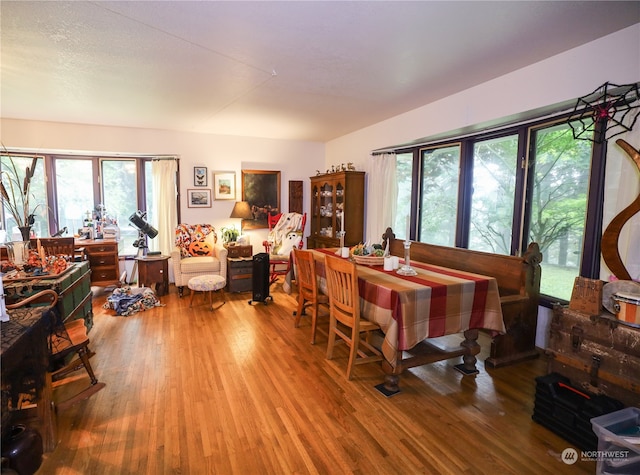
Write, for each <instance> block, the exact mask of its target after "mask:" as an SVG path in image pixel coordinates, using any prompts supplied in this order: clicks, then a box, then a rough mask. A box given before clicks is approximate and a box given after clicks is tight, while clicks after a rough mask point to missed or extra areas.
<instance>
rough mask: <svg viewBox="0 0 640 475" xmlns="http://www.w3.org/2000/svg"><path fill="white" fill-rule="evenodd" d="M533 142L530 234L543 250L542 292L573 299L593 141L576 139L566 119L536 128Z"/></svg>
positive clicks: (581, 248) (580, 256) (582, 235)
mask: <svg viewBox="0 0 640 475" xmlns="http://www.w3.org/2000/svg"><path fill="white" fill-rule="evenodd" d="M575 126H576V124H574V127H575ZM531 143H532V147H531V153H530V156H529V162H530V178H531V181H532V183H531V193H530V196H529V198H530V204H531V212H530V213H529V216H530V219H529V226H528V236H529V241H532V242H533V241H535V242H537V243H538V244H539V245H540V250H541V251H542V253H543V255H544V260H543V262H542V264H541V266H542V279H541V280H540V292H541V293H543V294H545V295H553V296H555V297H560V298H562V299H564V300H569V299H570V298H571V290H572V287H573V281H574V278H575V277H577V276H578V275H580V263H581V262H582V251H583V247H584V230H585V222H586V218H587V194H588V192H589V175H590V172H591V153H592V143H591V142H587V141H584V140H574V138H573V134H572V131H571V128H570V127H569V125H568V124H561V125H554V126H550V127H544V128H540V129H533V130H532V131H531Z"/></svg>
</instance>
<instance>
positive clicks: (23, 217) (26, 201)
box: [0, 156, 39, 242]
mask: <svg viewBox="0 0 640 475" xmlns="http://www.w3.org/2000/svg"><path fill="white" fill-rule="evenodd" d="M8 158H9V160H8V161H5V162H4V163H3V164H4V165H5V166H4V167H3V169H2V170H1V171H0V175H1V180H0V201H1V202H2V204H3V205H4V207H5V209H6V210H8V211H9V214H10V215H11V217H12V218H13V219H14V220H15V222H16V226H17V227H18V229H19V230H20V233H21V235H22V240H23V241H25V242H28V241H29V236H30V233H31V226H33V224H34V222H35V214H34V213H35V211H36V209H37V208H38V206H39V205H36V206H35V207H33V208H32V207H31V205H32V203H31V198H32V194H31V192H30V188H31V181H32V179H33V175H34V173H35V170H36V166H37V164H38V158H37V157H33V158H32V160H31V166H28V167H26V169H25V172H24V176H22V174H21V173H19V172H18V165H17V164H16V161H15V160H14V158H13V157H12V156H8Z"/></svg>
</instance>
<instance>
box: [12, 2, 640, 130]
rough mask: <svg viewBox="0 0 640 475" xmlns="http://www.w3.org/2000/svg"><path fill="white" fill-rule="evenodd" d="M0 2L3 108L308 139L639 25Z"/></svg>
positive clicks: (622, 10) (451, 12)
mask: <svg viewBox="0 0 640 475" xmlns="http://www.w3.org/2000/svg"><path fill="white" fill-rule="evenodd" d="M0 9H1V10H0V12H1V15H2V23H1V26H2V30H1V35H2V37H1V39H2V43H1V47H2V50H1V53H2V56H1V58H0V59H1V80H2V85H1V91H0V92H1V109H0V110H1V113H2V116H3V117H9V118H21V119H32V120H45V121H60V122H72V123H89V124H101V125H116V126H127V127H144V128H158V129H166V130H182V131H194V132H207V133H216V134H228V135H244V136H256V137H270V138H281V139H292V140H311V141H322V142H324V141H327V140H331V139H333V138H336V137H339V136H341V135H344V134H347V133H349V132H352V131H354V130H357V129H360V128H362V127H366V126H367V125H371V124H373V123H376V122H379V121H381V120H384V119H387V118H389V117H393V116H395V115H398V114H400V113H402V112H406V111H408V110H411V109H414V108H416V107H419V106H421V105H424V104H427V103H429V102H432V101H434V100H437V99H439V98H442V97H446V96H448V95H451V94H453V93H456V92H458V91H461V90H464V89H467V88H469V87H472V86H474V85H476V84H479V83H482V82H485V81H488V80H490V79H492V78H495V77H498V76H501V75H504V74H506V73H508V72H510V71H514V70H516V69H519V68H522V67H524V66H526V65H528V64H531V63H534V62H537V61H540V60H543V59H545V58H547V57H550V56H553V55H556V54H558V53H560V52H562V51H566V50H568V49H571V48H574V47H576V46H578V45H581V44H584V43H587V42H589V41H592V40H594V39H597V38H599V37H602V36H604V35H607V34H609V33H612V32H615V31H617V30H620V29H622V28H625V27H627V26H629V25H632V24H634V23H638V22H640V2H637V1H634V2H611V1H587V2H585V1H580V2H571V1H536V2H528V1H511V2H485V1H471V2H462V1H447V2H436V1H411V2H399V1H375V2H372V1H355V2H353V1H352V2H335V1H323V2H310V1H297V2H291V1H289V2H273V1H261V2H242V1H235V2H222V1H200V2H191V1H160V2H153V1H136V2H134V1H121V2H109V1H93V2H86V1H73V2H61V1H53V2H32V1H6V0H2V1H1V3H0ZM639 41H640V39H639ZM595 59H597V58H595ZM594 67H596V66H594ZM523 93H524V91H523Z"/></svg>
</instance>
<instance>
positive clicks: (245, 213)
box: [229, 201, 253, 244]
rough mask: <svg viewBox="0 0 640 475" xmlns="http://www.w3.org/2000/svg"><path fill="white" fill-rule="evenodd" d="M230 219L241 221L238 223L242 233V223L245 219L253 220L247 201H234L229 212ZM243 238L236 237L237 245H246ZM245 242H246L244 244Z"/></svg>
mask: <svg viewBox="0 0 640 475" xmlns="http://www.w3.org/2000/svg"><path fill="white" fill-rule="evenodd" d="M229 217H230V218H238V219H242V220H243V221H241V222H240V232H241V233H242V223H243V222H244V220H245V219H253V213H252V212H251V207H250V206H249V203H248V202H247V201H236V203H235V204H234V205H233V210H232V211H231V216H229ZM244 238H245V237H244V236H242V235H241V236H239V237H238V240H237V241H238V244H248V241H247V240H246V239H244ZM245 241H246V242H245Z"/></svg>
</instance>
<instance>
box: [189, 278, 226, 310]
mask: <svg viewBox="0 0 640 475" xmlns="http://www.w3.org/2000/svg"><path fill="white" fill-rule="evenodd" d="M225 285H227V281H226V280H225V278H224V277H222V276H220V275H213V274H207V275H199V276H197V277H191V278H190V279H189V282H187V287H189V289H190V290H191V300H189V307H191V306H192V304H193V296H194V295H195V294H196V292H209V306H210V307H211V310H213V292H216V291H218V290H221V289H224V286H225ZM223 292H224V290H223ZM225 303H226V300H224V293H223V294H222V305H224V304H225ZM222 305H221V306H222Z"/></svg>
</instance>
